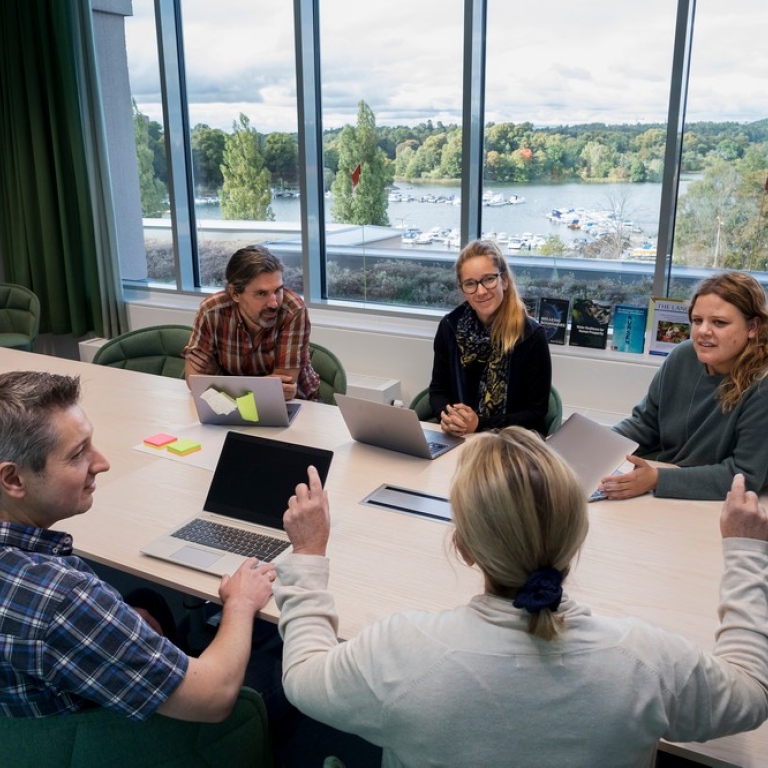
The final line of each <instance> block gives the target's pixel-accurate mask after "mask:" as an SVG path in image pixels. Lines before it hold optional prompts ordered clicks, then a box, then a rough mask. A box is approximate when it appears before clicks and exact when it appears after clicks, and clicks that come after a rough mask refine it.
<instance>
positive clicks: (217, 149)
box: [190, 123, 227, 194]
mask: <svg viewBox="0 0 768 768" xmlns="http://www.w3.org/2000/svg"><path fill="white" fill-rule="evenodd" d="M190 138H191V142H192V168H193V171H194V178H195V189H196V190H197V191H198V193H199V194H214V193H217V192H218V190H219V189H220V188H221V185H222V184H223V183H224V177H223V175H222V173H221V166H222V164H223V162H224V148H225V147H226V144H227V134H226V133H224V131H222V130H221V129H220V128H210V127H209V126H207V125H205V124H203V123H199V124H198V125H196V126H195V127H194V128H193V129H192V133H191V137H190Z"/></svg>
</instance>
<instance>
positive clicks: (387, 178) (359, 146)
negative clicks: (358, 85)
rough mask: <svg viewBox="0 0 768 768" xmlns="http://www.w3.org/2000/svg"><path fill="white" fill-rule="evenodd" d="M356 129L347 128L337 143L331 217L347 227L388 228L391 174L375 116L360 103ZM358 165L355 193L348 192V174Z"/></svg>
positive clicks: (363, 103)
mask: <svg viewBox="0 0 768 768" xmlns="http://www.w3.org/2000/svg"><path fill="white" fill-rule="evenodd" d="M357 107H358V111H357V126H356V127H354V128H353V127H352V126H350V125H347V126H345V127H344V129H343V130H342V132H341V135H340V136H339V140H338V144H337V147H338V151H339V168H338V172H337V173H336V179H335V180H334V182H333V185H332V186H331V192H332V193H333V208H332V213H333V218H334V220H335V221H340V222H344V223H347V224H374V225H378V226H389V217H388V216H387V185H388V184H389V183H390V182H391V181H392V172H391V168H390V166H389V163H388V161H387V158H386V155H385V154H384V152H383V150H382V149H381V148H380V147H379V140H378V135H377V131H376V117H375V116H374V114H373V111H372V110H371V108H370V107H369V106H368V105H367V104H366V103H365V102H364V101H360V102H358V105H357ZM358 165H359V166H360V178H359V183H358V185H357V190H355V191H354V193H353V189H352V173H353V172H354V170H355V169H356V168H357V166H358Z"/></svg>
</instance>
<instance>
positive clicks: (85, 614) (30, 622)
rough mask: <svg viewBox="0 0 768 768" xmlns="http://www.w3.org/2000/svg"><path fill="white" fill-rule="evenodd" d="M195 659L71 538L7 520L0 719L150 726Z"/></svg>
mask: <svg viewBox="0 0 768 768" xmlns="http://www.w3.org/2000/svg"><path fill="white" fill-rule="evenodd" d="M187 665H188V659H187V657H186V655H185V654H184V653H182V652H181V651H180V650H179V649H178V648H176V646H174V645H173V643H171V642H170V641H169V640H167V639H166V638H164V637H161V636H160V635H158V634H156V633H155V632H154V631H153V630H152V629H151V628H150V627H149V625H147V624H146V623H145V622H144V621H143V620H142V619H141V618H140V617H139V615H138V614H137V613H136V612H135V611H134V610H133V609H132V608H130V607H129V606H128V605H126V604H125V603H124V602H123V600H122V598H121V597H120V595H119V594H118V593H117V592H116V591H115V590H114V589H112V587H110V586H109V585H108V584H105V583H104V582H103V581H101V579H99V578H98V576H96V574H95V573H94V572H93V571H92V570H91V569H90V568H89V567H88V566H87V565H86V564H85V563H84V562H83V561H82V560H81V559H80V558H79V557H75V556H74V555H73V554H72V537H71V536H69V535H67V534H65V533H59V532H56V531H48V530H44V529H41V528H33V527H28V526H24V525H18V524H16V523H9V522H0V715H4V716H6V717H44V716H46V715H56V714H64V713H67V712H78V711H80V710H82V709H86V708H88V707H91V706H93V705H94V704H95V705H100V706H103V707H107V708H109V709H112V710H115V711H116V712H119V713H120V714H123V715H126V716H127V717H128V718H130V719H133V720H143V719H145V718H147V717H149V716H150V715H151V714H152V713H153V712H155V710H156V709H157V708H158V707H159V706H160V705H161V704H162V703H163V702H164V701H165V700H166V699H167V698H168V697H169V696H170V695H171V693H173V691H175V690H176V688H177V686H178V685H179V683H180V682H181V681H182V679H183V678H184V675H185V674H186V671H187Z"/></svg>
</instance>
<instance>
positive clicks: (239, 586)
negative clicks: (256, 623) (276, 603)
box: [219, 557, 277, 616]
mask: <svg viewBox="0 0 768 768" xmlns="http://www.w3.org/2000/svg"><path fill="white" fill-rule="evenodd" d="M275 578H277V572H276V571H275V566H274V565H272V563H260V562H259V561H258V560H257V559H256V558H255V557H249V558H248V559H247V560H246V561H245V562H244V563H243V564H242V565H241V566H240V567H239V568H238V569H237V570H236V571H235V572H234V573H233V574H232V575H231V576H228V575H225V576H222V578H221V584H219V597H220V598H221V602H222V604H224V605H226V604H227V603H228V602H231V601H234V602H237V603H245V604H246V605H248V607H249V608H250V609H252V611H253V614H254V616H255V615H256V614H257V613H258V612H259V611H260V610H261V609H262V608H263V607H264V606H265V605H266V604H267V603H268V602H269V598H270V597H272V583H273V582H274V580H275Z"/></svg>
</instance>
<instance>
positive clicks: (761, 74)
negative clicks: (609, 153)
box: [126, 0, 768, 132]
mask: <svg viewBox="0 0 768 768" xmlns="http://www.w3.org/2000/svg"><path fill="white" fill-rule="evenodd" d="M133 5H134V14H135V15H134V17H132V18H128V19H126V30H127V35H128V54H129V68H130V77H131V85H132V92H133V94H134V96H135V98H136V99H137V102H138V104H139V107H140V109H141V110H142V111H143V112H145V114H148V115H149V116H150V117H151V118H152V119H156V120H162V109H161V104H160V87H159V78H158V67H157V53H156V49H155V45H154V34H155V33H154V20H153V17H152V13H153V10H152V8H153V3H152V2H150V0H134V4H133ZM182 8H183V13H184V19H183V30H184V46H185V53H186V60H187V72H186V76H187V86H188V92H189V104H190V119H191V121H192V123H193V124H194V123H197V122H206V123H207V124H209V125H211V126H213V127H219V128H223V129H224V130H227V131H228V130H230V129H231V124H232V121H233V120H234V119H236V118H237V116H238V114H239V113H240V112H244V113H245V114H247V115H248V116H249V117H250V118H251V121H252V122H253V124H254V125H255V126H257V128H258V130H259V131H262V132H269V131H274V130H286V131H295V130H296V122H297V118H296V73H295V62H294V55H295V54H294V45H295V44H294V39H293V34H294V32H293V4H292V3H289V2H279V3H275V2H273V1H272V0H270V1H269V2H261V1H259V2H256V1H255V0H217V2H216V3H185V4H183V6H182ZM320 13H321V36H320V49H321V56H322V61H321V66H322V72H321V74H322V89H321V94H322V104H323V125H324V127H340V126H342V125H345V124H349V123H354V122H355V119H356V116H357V103H358V101H360V100H361V99H364V100H365V101H366V102H368V104H369V105H370V106H371V108H372V109H373V111H374V114H375V115H376V118H377V122H378V123H379V124H382V125H383V124H387V125H409V124H414V123H418V122H423V121H425V120H428V119H431V120H433V121H435V122H436V121H438V120H441V121H442V122H444V123H461V119H462V84H463V73H462V56H463V45H464V40H463V33H462V24H463V19H464V7H463V0H441V1H440V2H433V3H415V2H413V0H388V1H387V3H385V4H378V3H377V4H373V3H366V2H360V0H323V2H322V3H321V4H320ZM675 15H676V7H675V3H672V2H669V0H646V1H645V3H644V4H643V13H641V14H638V13H636V12H635V10H633V8H632V7H630V6H627V5H625V4H623V3H617V2H615V0H580V2H579V3H578V4H573V3H561V2H557V1H556V0H553V1H552V2H549V3H545V4H542V3H539V4H538V5H536V6H535V7H534V6H530V7H528V8H527V10H522V9H521V6H520V5H519V4H516V3H510V2H508V1H507V0H489V10H488V32H487V62H488V63H487V72H486V89H487V90H486V110H487V113H486V119H487V120H493V121H494V122H505V121H512V122H523V121H530V122H533V123H534V124H536V125H563V124H575V123H586V122H598V121H599V122H607V123H624V122H664V121H666V113H667V106H668V101H669V82H670V74H671V70H672V53H673V42H674V22H675ZM766 29H768V3H765V2H764V0H729V2H728V3H727V4H725V3H723V4H720V3H715V4H708V5H707V6H700V7H699V8H698V9H697V15H696V36H695V38H694V45H693V61H692V67H691V85H690V94H689V99H688V109H689V112H688V119H689V120H743V121H748V120H757V119H763V118H765V117H766V116H768V112H767V110H766V106H765V105H766V103H768V86H767V85H766V83H768V79H766V77H765V73H766V71H768V53H766V47H765V46H764V45H763V42H762V39H761V38H762V37H764V35H765V30H766Z"/></svg>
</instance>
